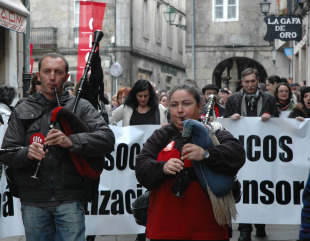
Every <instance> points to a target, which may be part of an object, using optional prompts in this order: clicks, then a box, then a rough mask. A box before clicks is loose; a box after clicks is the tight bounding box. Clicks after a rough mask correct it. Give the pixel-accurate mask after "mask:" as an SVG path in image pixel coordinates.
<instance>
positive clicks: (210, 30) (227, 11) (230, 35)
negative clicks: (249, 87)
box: [186, 0, 289, 91]
mask: <svg viewBox="0 0 310 241" xmlns="http://www.w3.org/2000/svg"><path fill="white" fill-rule="evenodd" d="M270 1H271V2H272V4H271V11H275V10H274V9H275V8H277V2H278V1H276V0H270ZM193 2H194V4H193ZM193 5H194V11H193V7H192V6H193ZM192 14H193V15H194V17H193V18H191V17H187V26H188V28H187V29H188V31H187V36H186V52H187V53H188V55H187V56H188V62H187V63H188V64H187V71H188V75H189V77H191V76H194V73H193V72H194V71H195V76H196V80H197V82H198V84H199V85H200V86H201V87H202V86H204V85H205V84H208V83H214V84H216V85H217V86H218V87H220V88H225V87H228V88H229V89H231V90H232V91H234V90H235V89H236V87H237V86H238V85H239V84H240V79H241V77H240V76H241V72H242V71H243V70H244V69H245V68H247V67H255V68H257V69H258V71H259V73H260V81H261V82H265V80H266V77H267V76H269V75H274V74H278V75H279V76H281V77H286V78H288V77H289V59H288V58H287V57H286V56H285V54H284V51H283V48H282V47H280V48H278V49H275V47H274V45H273V43H269V42H267V41H265V40H264V36H265V34H266V30H267V27H266V23H265V22H264V15H263V14H262V13H261V10H260V5H259V2H257V1H247V0H234V1H228V0H223V1H216V0H210V1H193V0H187V1H186V15H187V16H191V15H192ZM193 19H194V21H193ZM192 26H194V30H195V31H194V38H193V27H192ZM193 47H194V48H195V53H194V56H193V55H192V54H191V52H192V48H193ZM192 58H195V68H193V64H192V62H193V61H192Z"/></svg>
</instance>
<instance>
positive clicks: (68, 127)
mask: <svg viewBox="0 0 310 241" xmlns="http://www.w3.org/2000/svg"><path fill="white" fill-rule="evenodd" d="M102 37H103V33H102V31H100V30H96V31H95V32H94V41H93V42H92V45H93V46H92V50H91V52H90V54H89V56H88V60H87V63H86V67H85V70H84V73H83V76H82V77H81V79H80V81H81V83H80V87H79V89H78V92H77V95H76V98H75V100H74V103H73V107H72V110H69V109H67V108H64V107H61V104H60V102H59V97H58V93H57V89H56V87H54V92H55V97H56V101H57V103H58V107H57V108H55V109H54V110H53V111H52V115H51V119H50V125H49V129H52V128H54V126H55V124H56V123H57V122H58V123H59V126H60V129H61V131H62V132H63V133H64V134H65V135H66V136H69V135H71V134H78V133H87V132H90V130H89V128H88V126H87V125H86V124H85V123H84V122H83V121H82V120H81V119H80V118H79V117H78V116H77V115H76V114H75V112H76V109H77V105H78V103H79V100H80V98H81V96H82V94H81V93H82V91H83V89H82V88H83V84H84V81H85V80H86V77H87V74H88V72H89V70H90V67H91V64H92V60H93V57H94V55H95V52H96V48H97V47H98V46H99V42H100V40H101V39H102ZM96 55H99V48H98V49H97V53H96ZM99 58H100V57H99ZM99 66H100V65H99ZM100 68H101V66H100ZM101 71H102V69H101ZM93 72H94V74H95V71H93ZM102 78H103V76H102ZM102 82H103V79H102ZM101 89H102V88H101ZM83 98H85V97H83ZM90 102H91V101H90ZM97 102H98V96H97ZM96 107H97V106H96ZM96 107H95V108H96ZM21 148H23V147H12V148H6V149H1V150H0V153H1V151H2V152H10V151H18V150H20V149H21ZM47 149H48V146H47V145H44V150H47ZM69 154H70V157H71V159H72V161H73V163H74V165H75V168H76V170H77V172H78V173H79V175H80V176H81V177H83V179H84V187H83V189H84V193H85V198H86V200H87V201H89V202H91V201H92V200H93V199H94V198H95V196H96V195H97V193H98V185H99V178H100V175H101V173H102V171H103V165H104V157H100V158H94V157H92V158H89V159H87V158H84V157H83V156H81V155H78V154H75V153H73V152H71V151H70V152H69ZM98 159H99V160H98ZM42 162H44V159H42V160H40V161H38V162H37V166H36V169H35V172H34V174H33V175H32V176H31V178H34V179H38V173H39V169H40V166H41V165H42ZM5 169H6V171H5V175H6V178H7V182H8V186H9V189H10V191H11V192H12V195H13V196H15V197H19V195H18V188H17V184H16V182H15V181H14V176H13V175H14V174H13V168H10V167H6V168H5Z"/></svg>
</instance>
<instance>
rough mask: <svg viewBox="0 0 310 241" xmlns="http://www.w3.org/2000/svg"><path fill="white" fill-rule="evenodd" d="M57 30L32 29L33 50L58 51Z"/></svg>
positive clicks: (31, 41)
mask: <svg viewBox="0 0 310 241" xmlns="http://www.w3.org/2000/svg"><path fill="white" fill-rule="evenodd" d="M56 36H57V29H56V28H51V27H49V28H32V29H30V43H32V44H33V49H56V48H57V38H56Z"/></svg>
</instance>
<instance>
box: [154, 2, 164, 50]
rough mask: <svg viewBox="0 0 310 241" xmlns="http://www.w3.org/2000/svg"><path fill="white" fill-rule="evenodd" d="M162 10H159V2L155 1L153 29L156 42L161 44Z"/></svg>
mask: <svg viewBox="0 0 310 241" xmlns="http://www.w3.org/2000/svg"><path fill="white" fill-rule="evenodd" d="M162 20H163V17H162V11H161V3H160V2H157V6H156V15H155V31H156V43H157V44H159V45H160V44H161V40H162V37H161V35H162Z"/></svg>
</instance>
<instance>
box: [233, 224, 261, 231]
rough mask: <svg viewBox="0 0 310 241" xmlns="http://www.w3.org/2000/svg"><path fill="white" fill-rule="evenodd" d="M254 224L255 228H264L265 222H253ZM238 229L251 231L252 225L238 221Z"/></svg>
mask: <svg viewBox="0 0 310 241" xmlns="http://www.w3.org/2000/svg"><path fill="white" fill-rule="evenodd" d="M254 226H255V228H256V229H261V228H265V226H266V224H254ZM238 230H239V231H243V232H249V233H251V232H252V231H253V227H252V224H250V223H239V227H238Z"/></svg>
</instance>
